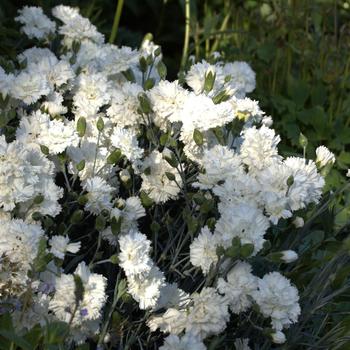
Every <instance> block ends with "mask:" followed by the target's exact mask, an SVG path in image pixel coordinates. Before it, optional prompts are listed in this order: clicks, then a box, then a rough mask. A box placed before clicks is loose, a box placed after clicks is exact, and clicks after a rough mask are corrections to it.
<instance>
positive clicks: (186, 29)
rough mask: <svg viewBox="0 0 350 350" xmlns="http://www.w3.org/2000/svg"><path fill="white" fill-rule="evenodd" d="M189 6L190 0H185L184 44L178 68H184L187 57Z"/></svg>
mask: <svg viewBox="0 0 350 350" xmlns="http://www.w3.org/2000/svg"><path fill="white" fill-rule="evenodd" d="M190 8H191V6H190V0H185V40H184V46H183V51H182V59H181V66H180V70H181V71H182V70H184V68H185V65H186V61H187V57H188V46H189V42H190V16H191V9H190Z"/></svg>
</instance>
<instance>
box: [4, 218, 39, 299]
mask: <svg viewBox="0 0 350 350" xmlns="http://www.w3.org/2000/svg"><path fill="white" fill-rule="evenodd" d="M43 237H44V231H43V230H42V229H41V227H40V226H39V225H36V224H27V223H25V222H24V221H23V220H19V219H12V220H0V257H1V259H0V275H1V279H0V297H1V298H6V297H11V296H15V295H20V294H21V293H22V292H23V291H24V290H25V288H26V283H27V282H28V280H29V278H28V271H29V270H31V268H32V264H33V262H34V259H35V258H36V256H37V253H38V247H39V242H40V240H41V239H42V238H43ZM3 293H4V294H3Z"/></svg>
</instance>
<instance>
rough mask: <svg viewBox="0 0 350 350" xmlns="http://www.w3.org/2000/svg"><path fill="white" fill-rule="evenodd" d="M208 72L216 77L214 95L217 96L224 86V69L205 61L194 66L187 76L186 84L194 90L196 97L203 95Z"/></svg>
mask: <svg viewBox="0 0 350 350" xmlns="http://www.w3.org/2000/svg"><path fill="white" fill-rule="evenodd" d="M208 72H211V73H212V74H213V75H215V81H214V87H213V90H214V91H213V93H212V94H216V93H217V92H218V91H219V90H220V88H221V87H222V86H223V85H224V73H223V71H222V67H221V66H219V65H213V64H210V63H208V62H206V61H205V60H203V61H202V62H199V63H196V64H194V65H192V66H191V68H190V70H189V71H188V72H187V74H186V83H187V85H188V86H190V87H191V88H192V90H193V91H194V93H195V94H196V95H199V94H201V93H203V91H204V83H205V77H206V74H207V73H208Z"/></svg>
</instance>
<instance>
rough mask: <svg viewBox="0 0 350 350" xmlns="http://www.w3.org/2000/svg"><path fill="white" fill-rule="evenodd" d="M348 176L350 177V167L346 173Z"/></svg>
mask: <svg viewBox="0 0 350 350" xmlns="http://www.w3.org/2000/svg"><path fill="white" fill-rule="evenodd" d="M346 176H347V177H350V169H348V171H347V173H346Z"/></svg>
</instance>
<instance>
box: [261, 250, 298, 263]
mask: <svg viewBox="0 0 350 350" xmlns="http://www.w3.org/2000/svg"><path fill="white" fill-rule="evenodd" d="M267 259H269V260H270V261H272V262H275V263H286V264H288V263H291V262H293V261H295V260H297V259H298V254H297V253H296V252H295V251H294V250H283V251H280V252H275V253H270V254H269V255H267Z"/></svg>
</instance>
